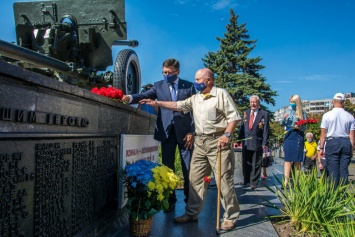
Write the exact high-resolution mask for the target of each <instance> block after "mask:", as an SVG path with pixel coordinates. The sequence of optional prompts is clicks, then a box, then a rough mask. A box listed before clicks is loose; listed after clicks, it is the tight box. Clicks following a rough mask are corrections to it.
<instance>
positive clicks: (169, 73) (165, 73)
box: [161, 71, 177, 76]
mask: <svg viewBox="0 0 355 237" xmlns="http://www.w3.org/2000/svg"><path fill="white" fill-rule="evenodd" d="M176 72H177V71H173V72H164V71H163V72H161V73H163V74H164V75H169V76H171V75H174V74H175V73H176Z"/></svg>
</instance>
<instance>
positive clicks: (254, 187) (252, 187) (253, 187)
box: [250, 185, 258, 190]
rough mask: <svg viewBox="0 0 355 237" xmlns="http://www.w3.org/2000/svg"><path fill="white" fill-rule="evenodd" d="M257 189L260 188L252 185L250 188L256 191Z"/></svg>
mask: <svg viewBox="0 0 355 237" xmlns="http://www.w3.org/2000/svg"><path fill="white" fill-rule="evenodd" d="M257 187H258V186H256V185H250V188H251V189H253V190H254V189H256V188H257Z"/></svg>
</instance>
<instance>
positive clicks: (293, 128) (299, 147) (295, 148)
mask: <svg viewBox="0 0 355 237" xmlns="http://www.w3.org/2000/svg"><path fill="white" fill-rule="evenodd" d="M303 119H307V114H306V112H305V111H304V110H303V109H302V103H301V98H300V97H299V96H298V95H292V96H291V97H290V106H289V107H288V108H287V109H286V110H285V113H284V116H283V119H282V120H281V121H280V124H281V126H284V127H285V131H286V134H285V137H284V152H285V158H284V176H285V180H284V185H285V186H286V185H287V184H288V182H289V180H290V173H291V167H292V163H294V165H295V168H296V170H297V171H298V172H299V171H300V170H301V164H302V162H303V150H304V132H303V131H304V129H305V127H302V126H300V125H296V124H295V123H296V122H297V121H299V120H303Z"/></svg>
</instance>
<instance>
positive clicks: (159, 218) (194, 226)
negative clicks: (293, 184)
mask: <svg viewBox="0 0 355 237" xmlns="http://www.w3.org/2000/svg"><path fill="white" fill-rule="evenodd" d="M235 154H236V165H235V175H234V183H235V190H236V193H237V196H238V201H239V204H240V208H241V211H240V218H239V221H238V223H237V225H236V228H235V229H234V230H232V231H229V232H225V233H223V232H221V233H220V236H225V237H228V236H248V237H249V236H251V237H253V236H263V237H272V236H278V234H277V232H276V231H275V229H274V228H273V226H272V224H271V222H270V221H269V220H268V219H267V216H269V215H274V214H278V212H277V210H275V209H272V208H267V207H264V206H263V205H261V203H265V201H264V200H263V198H264V199H267V200H270V201H271V202H272V203H275V204H276V205H278V204H279V200H278V199H277V197H276V196H275V195H274V194H273V193H272V192H270V191H269V190H268V189H267V188H266V187H264V185H262V184H261V182H260V183H259V186H258V187H257V188H256V189H255V190H252V189H250V187H248V186H246V187H241V186H240V185H237V183H239V182H242V181H243V175H242V168H241V160H240V159H241V158H240V153H238V152H236V153H235ZM274 161H275V162H274V163H273V164H272V166H270V167H269V168H268V169H267V173H268V175H269V177H268V179H267V180H266V181H262V182H263V183H265V184H266V185H269V186H271V185H272V181H271V177H272V176H273V174H275V175H277V176H279V178H281V177H282V173H283V159H280V158H274ZM183 195H184V194H183V190H177V198H178V202H177V204H176V208H175V210H174V211H172V212H170V213H164V212H159V213H158V214H156V215H155V216H154V219H153V222H152V228H151V232H150V234H149V235H148V236H151V237H158V236H159V237H160V236H171V237H175V236H176V237H178V236H179V237H181V236H186V237H187V236H194V237H200V236H218V235H217V233H216V210H217V208H216V202H217V188H216V186H215V185H214V183H213V182H211V184H210V187H209V189H208V191H207V195H206V201H205V204H204V207H203V210H202V212H201V213H200V215H199V220H198V222H194V223H184V224H178V223H173V218H174V217H175V216H179V215H182V214H184V211H185V203H184V202H183V199H184V197H183ZM220 216H221V217H222V216H223V208H222V206H221V215H220ZM114 236H120V237H126V236H127V237H128V236H129V225H127V226H126V227H125V228H123V229H122V231H120V232H119V233H116V234H115V235H114Z"/></svg>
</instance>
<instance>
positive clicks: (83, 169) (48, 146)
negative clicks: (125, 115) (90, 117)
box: [0, 136, 118, 236]
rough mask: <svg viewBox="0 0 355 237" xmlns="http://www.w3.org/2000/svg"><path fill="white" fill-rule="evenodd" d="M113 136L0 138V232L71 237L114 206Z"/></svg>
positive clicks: (115, 154)
mask: <svg viewBox="0 0 355 237" xmlns="http://www.w3.org/2000/svg"><path fill="white" fill-rule="evenodd" d="M117 144H118V138H117V136H91V137H90V136H84V137H76V138H67V139H56V138H47V139H46V138H43V137H42V138H35V139H31V140H24V139H17V138H13V139H11V140H9V139H7V140H0V236H73V235H75V234H77V233H79V232H80V231H83V230H84V229H85V228H86V227H88V226H89V225H91V224H93V222H94V221H95V220H97V219H99V218H101V217H103V216H105V215H106V214H107V213H108V212H110V211H112V210H116V209H117V192H118V190H117V169H118V151H117Z"/></svg>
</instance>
